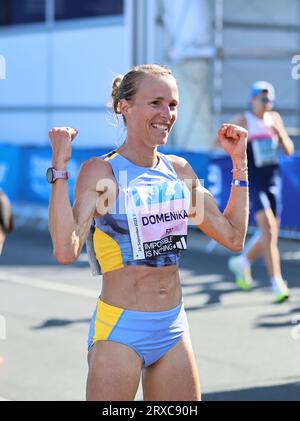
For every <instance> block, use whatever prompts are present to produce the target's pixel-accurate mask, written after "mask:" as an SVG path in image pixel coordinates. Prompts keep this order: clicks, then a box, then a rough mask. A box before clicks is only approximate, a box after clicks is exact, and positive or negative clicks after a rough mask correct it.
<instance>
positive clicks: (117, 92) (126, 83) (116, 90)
mask: <svg viewBox="0 0 300 421" xmlns="http://www.w3.org/2000/svg"><path fill="white" fill-rule="evenodd" d="M147 75H154V76H172V77H174V75H173V73H172V71H171V69H169V68H168V67H165V66H159V65H157V64H143V65H140V66H135V67H133V68H132V69H131V70H129V72H127V73H126V75H125V76H122V75H118V76H116V77H115V79H114V81H113V86H112V91H111V97H112V108H113V111H114V112H115V114H117V115H118V114H122V113H121V111H120V107H119V104H120V101H121V100H122V99H126V100H127V101H131V100H132V99H133V98H134V96H135V95H136V93H137V91H138V89H139V85H140V82H141V81H142V79H143V78H144V77H145V76H147ZM123 119H124V122H125V124H126V119H125V117H124V116H123Z"/></svg>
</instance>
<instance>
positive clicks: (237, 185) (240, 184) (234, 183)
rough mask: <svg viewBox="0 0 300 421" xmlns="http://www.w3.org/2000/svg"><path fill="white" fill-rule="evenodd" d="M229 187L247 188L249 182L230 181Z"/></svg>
mask: <svg viewBox="0 0 300 421" xmlns="http://www.w3.org/2000/svg"><path fill="white" fill-rule="evenodd" d="M231 185H232V186H236V187H249V181H242V180H232V182H231Z"/></svg>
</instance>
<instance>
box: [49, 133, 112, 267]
mask: <svg viewBox="0 0 300 421" xmlns="http://www.w3.org/2000/svg"><path fill="white" fill-rule="evenodd" d="M76 134H77V133H76ZM76 134H74V133H73V138H74V137H75V136H76ZM49 135H50V139H51V143H52V149H53V160H52V165H53V167H54V168H56V169H57V170H60V171H65V170H66V168H67V162H68V161H69V159H70V158H71V135H70V132H68V131H66V130H64V129H52V130H51V131H50V134H49ZM112 177H113V176H112V171H111V167H110V165H109V164H108V163H107V162H105V161H103V160H102V159H100V158H92V159H90V160H88V161H86V162H85V163H84V164H83V165H82V167H81V169H80V172H79V175H78V178H77V182H76V187H75V193H74V205H73V208H72V207H71V204H70V200H69V189H68V182H67V180H63V179H58V180H56V181H55V182H54V184H53V185H52V191H51V197H50V206H49V230H50V234H51V238H52V243H53V255H54V257H55V258H56V259H57V260H58V261H59V262H60V263H62V264H69V263H72V262H74V261H75V260H76V259H77V258H78V257H79V255H80V252H81V249H82V247H83V245H84V243H85V241H86V238H87V236H88V233H89V230H90V226H91V222H92V219H93V217H94V216H95V213H96V208H97V200H98V199H99V197H100V196H101V195H102V194H103V193H104V191H105V189H104V188H101V189H100V190H101V191H97V187H96V186H97V184H98V182H99V180H102V181H103V180H106V179H108V180H110V181H112ZM102 184H103V183H102ZM98 190H99V189H98ZM106 194H107V192H106Z"/></svg>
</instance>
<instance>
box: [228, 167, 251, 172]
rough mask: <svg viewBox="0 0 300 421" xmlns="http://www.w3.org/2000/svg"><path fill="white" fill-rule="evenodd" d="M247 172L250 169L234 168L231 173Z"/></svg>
mask: <svg viewBox="0 0 300 421" xmlns="http://www.w3.org/2000/svg"><path fill="white" fill-rule="evenodd" d="M246 171H248V167H245V168H233V169H232V170H231V173H235V172H246Z"/></svg>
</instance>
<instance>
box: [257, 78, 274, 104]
mask: <svg viewBox="0 0 300 421" xmlns="http://www.w3.org/2000/svg"><path fill="white" fill-rule="evenodd" d="M263 92H265V93H267V94H268V95H269V98H270V100H271V101H274V100H275V89H274V86H273V85H271V83H269V82H266V81H264V80H259V81H257V82H254V83H253V85H252V86H251V98H254V97H256V96H257V95H260V94H261V93H263Z"/></svg>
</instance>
